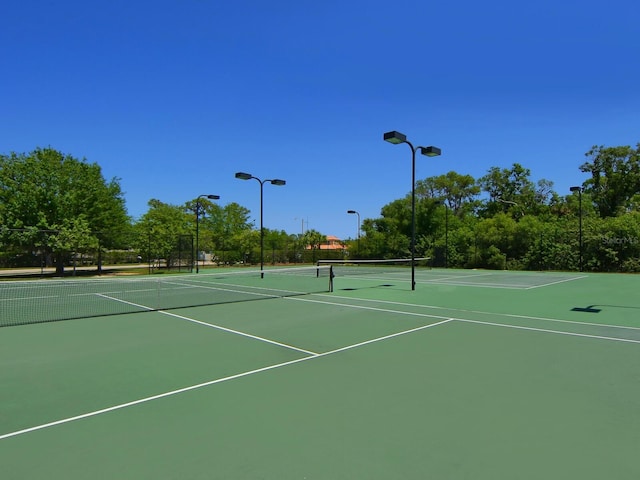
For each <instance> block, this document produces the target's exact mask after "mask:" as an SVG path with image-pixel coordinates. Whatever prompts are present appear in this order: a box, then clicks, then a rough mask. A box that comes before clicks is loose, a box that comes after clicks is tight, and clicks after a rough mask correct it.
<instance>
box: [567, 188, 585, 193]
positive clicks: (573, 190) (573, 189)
mask: <svg viewBox="0 0 640 480" xmlns="http://www.w3.org/2000/svg"><path fill="white" fill-rule="evenodd" d="M569 190H571V191H572V192H582V187H569Z"/></svg>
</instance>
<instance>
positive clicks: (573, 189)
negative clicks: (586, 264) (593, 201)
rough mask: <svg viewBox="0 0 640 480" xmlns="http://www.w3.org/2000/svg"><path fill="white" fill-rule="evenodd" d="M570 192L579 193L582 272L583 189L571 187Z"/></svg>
mask: <svg viewBox="0 0 640 480" xmlns="http://www.w3.org/2000/svg"><path fill="white" fill-rule="evenodd" d="M569 190H570V191H572V192H578V216H579V217H580V220H579V222H580V226H579V232H580V233H579V242H580V271H581V272H582V254H583V250H582V187H570V188H569Z"/></svg>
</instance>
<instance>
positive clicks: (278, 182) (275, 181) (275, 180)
mask: <svg viewBox="0 0 640 480" xmlns="http://www.w3.org/2000/svg"><path fill="white" fill-rule="evenodd" d="M269 181H270V182H271V185H286V184H287V182H286V181H285V180H280V179H279V178H274V179H273V180H269Z"/></svg>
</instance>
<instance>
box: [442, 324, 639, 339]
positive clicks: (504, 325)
mask: <svg viewBox="0 0 640 480" xmlns="http://www.w3.org/2000/svg"><path fill="white" fill-rule="evenodd" d="M453 320H455V321H457V322H464V323H477V324H480V325H490V326H492V327H503V328H515V329H516V330H528V331H531V332H541V333H552V334H555V335H568V336H571V337H583V338H594V339H597V340H610V341H613V342H623V343H638V344H640V340H631V339H629V338H617V337H605V336H603V335H588V334H585V333H575V332H562V331H559V330H548V329H546V328H536V327H524V326H522V325H509V324H505V323H494V322H484V321H482V320H468V319H464V318H454V319H453Z"/></svg>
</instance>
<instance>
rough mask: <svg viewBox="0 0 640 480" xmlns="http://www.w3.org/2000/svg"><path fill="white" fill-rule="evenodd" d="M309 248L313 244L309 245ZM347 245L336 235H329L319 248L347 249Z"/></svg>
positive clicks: (308, 248)
mask: <svg viewBox="0 0 640 480" xmlns="http://www.w3.org/2000/svg"><path fill="white" fill-rule="evenodd" d="M306 249H307V250H311V245H307V247H306ZM346 249H347V245H346V244H345V243H344V242H343V241H342V240H340V239H339V238H338V237H336V236H335V235H327V241H326V242H323V243H321V244H320V246H319V250H346Z"/></svg>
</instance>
